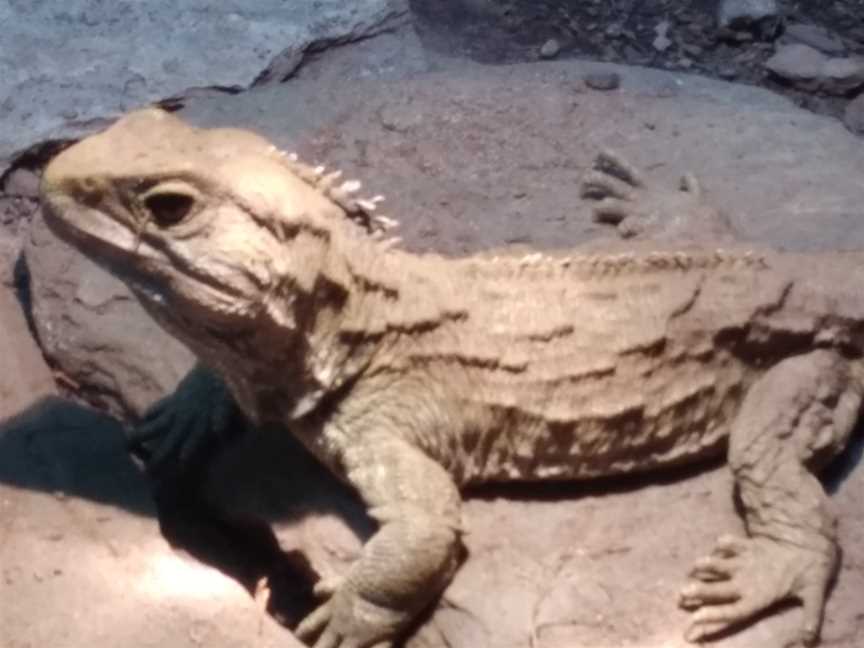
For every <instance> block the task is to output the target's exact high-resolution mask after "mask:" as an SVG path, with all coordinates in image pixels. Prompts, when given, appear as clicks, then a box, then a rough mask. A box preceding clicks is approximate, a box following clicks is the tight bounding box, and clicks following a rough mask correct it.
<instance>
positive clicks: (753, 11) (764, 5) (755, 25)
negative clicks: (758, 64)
mask: <svg viewBox="0 0 864 648" xmlns="http://www.w3.org/2000/svg"><path fill="white" fill-rule="evenodd" d="M779 20H780V7H779V5H778V3H777V2H776V0H721V2H720V3H719V5H718V6H717V24H718V25H719V27H720V28H721V29H730V30H741V29H748V30H758V31H759V33H760V34H763V35H770V34H773V33H774V31H776V28H777V24H778V22H779Z"/></svg>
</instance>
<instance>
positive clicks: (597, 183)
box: [580, 151, 736, 243]
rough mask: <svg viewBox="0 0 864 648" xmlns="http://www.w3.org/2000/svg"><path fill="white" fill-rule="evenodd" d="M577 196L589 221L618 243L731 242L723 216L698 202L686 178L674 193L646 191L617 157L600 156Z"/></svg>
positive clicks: (694, 184)
mask: <svg viewBox="0 0 864 648" xmlns="http://www.w3.org/2000/svg"><path fill="white" fill-rule="evenodd" d="M580 195H581V196H582V198H584V199H586V200H590V201H592V203H593V206H592V208H591V211H592V215H593V218H594V220H595V221H596V222H598V223H605V224H607V225H611V226H613V227H615V228H616V229H617V230H618V234H619V235H620V236H621V237H622V238H628V239H633V238H638V239H648V240H652V241H661V240H665V241H711V242H715V243H716V242H723V241H731V240H734V239H735V238H736V236H735V232H734V229H733V227H732V225H731V223H730V222H729V219H728V218H727V217H726V215H725V214H723V212H721V211H720V210H718V209H715V208H713V207H712V206H711V205H709V204H708V203H707V202H705V200H704V196H703V192H702V187H701V186H700V184H699V181H698V180H696V178H695V177H694V176H693V175H692V174H687V175H685V176H683V177H682V178H681V183H680V186H679V188H678V190H677V191H675V190H673V191H666V190H658V189H652V188H651V187H650V186H648V185H647V184H646V182H645V180H644V179H643V178H642V174H641V173H640V172H639V171H638V170H637V169H636V168H635V167H634V166H632V165H631V164H630V163H629V162H627V161H626V160H625V159H624V158H623V157H621V156H620V155H618V154H616V153H614V152H612V151H603V152H601V153H600V154H599V155H598V156H597V158H596V159H595V161H594V167H593V169H591V170H590V171H588V173H586V174H585V176H584V177H583V178H582V182H581V185H580Z"/></svg>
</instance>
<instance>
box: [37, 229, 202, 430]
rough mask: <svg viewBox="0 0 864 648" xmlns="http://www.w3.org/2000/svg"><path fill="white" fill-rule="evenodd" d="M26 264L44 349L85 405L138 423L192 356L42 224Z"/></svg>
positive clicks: (118, 287)
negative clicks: (86, 401)
mask: <svg viewBox="0 0 864 648" xmlns="http://www.w3.org/2000/svg"><path fill="white" fill-rule="evenodd" d="M26 258H27V264H28V266H29V269H30V276H31V298H32V303H33V318H34V321H35V323H36V330H37V332H38V335H39V341H40V343H41V345H42V348H43V350H44V351H45V354H46V355H47V356H48V358H49V359H50V360H51V362H52V363H53V364H54V365H55V366H56V367H58V368H59V370H60V371H61V372H62V373H63V374H64V375H65V376H66V380H67V381H71V384H72V385H77V386H78V387H79V389H78V391H79V393H81V394H82V395H83V396H85V397H86V398H88V399H89V400H92V401H93V402H95V403H98V404H100V405H102V406H104V407H106V408H107V409H108V410H109V411H110V412H112V413H114V414H116V415H118V416H121V417H124V418H128V417H132V416H136V415H140V414H141V413H142V412H143V410H144V409H145V408H146V407H147V406H148V405H150V404H151V403H152V402H153V401H154V400H156V399H157V398H159V397H160V396H161V395H162V394H164V393H165V392H166V391H169V390H171V389H173V388H174V385H176V384H177V381H179V380H180V378H182V377H183V375H184V374H185V373H186V371H187V370H188V369H189V367H191V366H192V363H193V359H192V354H191V353H190V352H189V351H188V350H187V349H186V348H185V347H183V346H181V345H180V343H179V342H176V341H174V340H173V339H172V338H170V337H168V336H167V335H166V334H165V333H164V332H163V331H162V330H161V329H160V328H159V327H158V326H157V325H156V324H155V323H154V322H153V321H152V320H151V319H150V318H149V317H148V316H147V315H146V314H145V313H143V312H142V310H141V307H140V306H139V305H138V302H137V301H136V300H135V298H134V297H131V296H130V295H129V293H128V292H127V291H126V290H125V288H124V287H123V285H122V284H121V283H120V282H119V281H117V280H116V279H114V278H113V277H111V276H110V275H108V274H107V273H105V272H103V271H102V270H100V269H99V268H98V267H96V266H95V265H94V264H93V263H92V262H91V261H89V260H88V259H86V258H85V257H83V256H81V255H80V254H78V253H77V252H75V251H74V250H71V249H70V248H68V247H67V246H65V245H63V244H62V243H61V242H60V241H58V240H57V239H56V238H55V237H54V235H53V234H51V232H49V231H48V229H47V228H46V227H45V224H44V222H43V221H42V219H41V218H40V219H37V220H35V221H34V223H33V226H32V227H31V230H30V239H29V241H28V242H27V247H26Z"/></svg>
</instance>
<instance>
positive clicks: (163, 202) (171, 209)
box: [145, 193, 193, 227]
mask: <svg viewBox="0 0 864 648" xmlns="http://www.w3.org/2000/svg"><path fill="white" fill-rule="evenodd" d="M192 202H193V201H192V198H191V197H190V196H186V195H184V194H179V193H165V194H157V195H155V196H150V197H149V198H147V200H146V203H145V204H146V205H147V209H148V210H150V213H151V214H153V219H154V220H155V221H156V224H157V225H159V227H170V226H171V225H176V224H177V223H179V222H180V221H182V220H183V219H184V218H185V217H186V214H188V213H189V210H191V209H192Z"/></svg>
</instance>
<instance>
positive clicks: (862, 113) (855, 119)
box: [843, 94, 864, 135]
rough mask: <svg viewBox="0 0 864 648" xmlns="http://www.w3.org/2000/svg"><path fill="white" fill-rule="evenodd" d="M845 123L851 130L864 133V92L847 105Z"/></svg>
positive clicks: (857, 133) (859, 133)
mask: <svg viewBox="0 0 864 648" xmlns="http://www.w3.org/2000/svg"><path fill="white" fill-rule="evenodd" d="M843 124H845V126H846V128H848V129H849V131H850V132H852V133H855V134H856V135H864V94H860V95H858V96H857V97H855V98H854V99H853V100H852V101H850V102H849V103H848V104H847V105H846V110H845V111H843Z"/></svg>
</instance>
